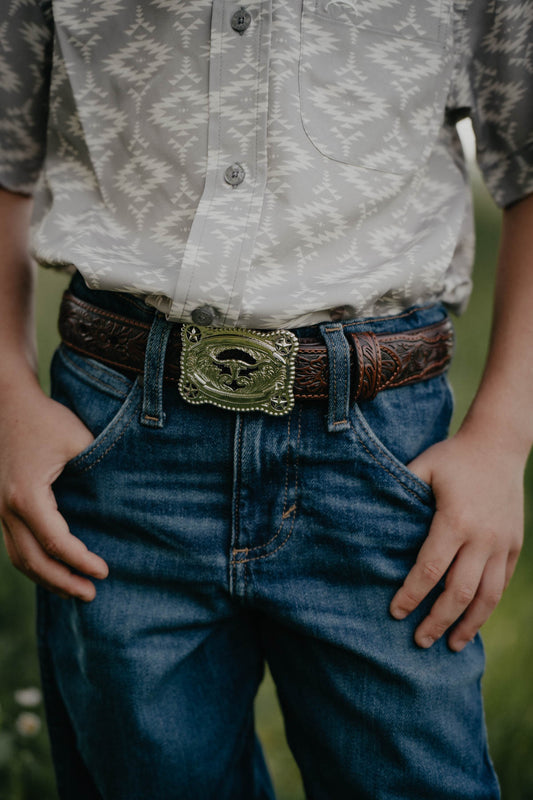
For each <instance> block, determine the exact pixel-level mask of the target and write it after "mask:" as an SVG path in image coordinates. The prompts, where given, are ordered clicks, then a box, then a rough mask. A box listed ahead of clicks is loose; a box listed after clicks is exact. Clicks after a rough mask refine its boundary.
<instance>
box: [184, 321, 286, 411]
mask: <svg viewBox="0 0 533 800" xmlns="http://www.w3.org/2000/svg"><path fill="white" fill-rule="evenodd" d="M181 342H182V350H181V376H180V382H179V391H180V394H181V396H182V397H183V399H184V400H186V401H187V402H188V403H196V404H201V403H211V404H212V405H215V406H219V407H220V408H227V409H231V410H233V411H263V412H265V413H266V414H272V415H274V416H282V415H283V414H287V413H288V412H289V411H290V410H291V408H292V407H293V405H294V392H293V386H294V371H295V361H296V354H297V352H298V339H297V337H296V336H295V335H294V334H293V333H291V331H283V330H278V331H268V332H266V331H253V330H247V329H246V328H209V327H205V326H203V325H184V326H183V327H182V330H181Z"/></svg>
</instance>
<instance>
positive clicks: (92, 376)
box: [51, 344, 142, 472]
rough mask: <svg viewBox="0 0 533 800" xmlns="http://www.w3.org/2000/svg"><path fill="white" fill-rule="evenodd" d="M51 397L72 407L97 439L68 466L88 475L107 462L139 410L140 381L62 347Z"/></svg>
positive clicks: (56, 356)
mask: <svg viewBox="0 0 533 800" xmlns="http://www.w3.org/2000/svg"><path fill="white" fill-rule="evenodd" d="M51 378H52V398H53V399H54V400H56V401H57V402H59V403H62V404H63V405H65V406H66V407H67V408H69V409H70V410H71V411H72V412H73V413H74V414H76V416H77V417H78V418H79V419H80V420H81V421H82V422H83V424H84V425H85V426H86V427H87V428H88V429H89V430H90V431H91V433H92V434H93V436H94V437H95V438H94V440H93V441H92V442H91V444H90V445H89V446H88V447H86V448H85V449H84V450H82V451H81V453H78V455H76V456H74V458H72V459H71V460H70V461H68V462H67V463H66V465H65V468H64V471H65V472H71V471H75V472H85V471H86V470H89V469H92V468H93V467H94V466H95V465H96V464H97V463H100V462H101V461H103V460H104V458H105V457H106V456H107V454H108V453H109V452H110V451H111V450H112V449H113V448H114V447H115V446H116V444H117V443H118V442H119V441H120V439H121V438H122V437H123V436H124V434H125V432H126V430H127V429H128V428H129V426H130V425H131V423H132V422H133V421H134V418H135V416H136V415H137V414H138V412H139V411H140V407H141V401H142V390H141V387H140V385H139V382H138V380H132V379H130V378H128V377H126V376H125V375H122V374H121V373H120V372H117V371H116V370H114V369H111V368H110V367H108V366H106V365H105V364H101V363H100V362H98V361H96V360H95V359H92V358H89V357H87V356H84V355H81V354H80V353H77V352H76V351H74V350H72V349H71V348H68V347H66V346H65V345H63V344H61V345H60V346H59V347H58V349H57V350H56V352H55V354H54V358H53V360H52V366H51Z"/></svg>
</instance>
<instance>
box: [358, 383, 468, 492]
mask: <svg viewBox="0 0 533 800" xmlns="http://www.w3.org/2000/svg"><path fill="white" fill-rule="evenodd" d="M452 412H453V396H452V392H451V388H450V385H449V382H448V379H447V377H446V376H445V375H439V376H437V377H435V378H431V379H429V380H426V381H421V382H420V383H414V384H410V385H407V386H401V387H399V388H397V389H386V390H384V391H382V392H380V393H379V394H378V395H377V396H376V397H375V398H374V399H373V400H367V401H363V402H361V403H359V404H354V405H353V406H352V408H351V411H350V425H351V432H350V433H351V435H352V436H353V438H354V439H355V442H356V444H357V446H358V447H363V449H364V450H365V451H366V453H367V454H368V456H369V457H370V458H372V460H373V461H374V463H375V464H377V465H379V467H380V468H381V469H382V470H384V471H385V472H386V473H387V474H388V476H389V477H392V478H393V479H394V481H395V482H396V484H397V485H398V487H399V489H400V490H401V491H402V492H403V493H404V494H405V498H406V499H408V500H412V499H416V500H418V501H420V502H422V503H423V504H425V505H428V506H433V504H434V497H433V491H432V489H431V486H430V485H429V484H428V483H426V482H425V481H423V480H422V479H421V478H419V477H418V475H416V474H415V473H414V472H412V471H411V470H410V469H409V468H408V467H407V464H409V462H410V461H412V460H413V459H414V458H416V456H418V455H419V454H420V453H422V452H423V451H424V450H427V449H428V448H429V447H431V446H432V445H433V444H436V443H437V442H439V441H442V440H443V439H445V438H446V436H447V435H448V429H449V425H450V420H451V416H452Z"/></svg>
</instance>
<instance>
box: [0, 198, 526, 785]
mask: <svg viewBox="0 0 533 800" xmlns="http://www.w3.org/2000/svg"><path fill="white" fill-rule="evenodd" d="M476 225H477V240H478V246H477V258H476V266H475V273H474V286H475V288H474V294H473V297H472V300H471V303H470V307H469V309H468V312H467V314H466V315H465V316H463V317H462V318H461V319H459V320H456V330H457V351H456V357H455V360H454V364H453V367H452V370H451V379H452V384H453V386H454V391H455V399H456V412H455V416H454V422H453V427H454V429H455V428H456V427H457V425H458V424H459V422H460V420H461V419H462V417H463V415H464V413H465V411H466V409H467V407H468V404H469V402H470V400H471V398H472V396H473V393H474V391H475V387H476V385H477V382H478V380H479V377H480V374H481V369H482V364H483V359H484V356H485V352H486V347H487V341H488V331H489V326H490V317H491V304H492V300H491V297H492V286H493V279H494V271H495V264H496V255H497V247H498V237H499V214H498V212H497V211H496V209H495V208H494V207H493V206H492V204H491V202H490V200H489V199H488V198H487V195H486V193H484V192H483V191H482V190H478V191H477V192H476ZM64 285H65V279H64V277H63V276H60V275H57V274H55V273H52V272H44V271H42V270H41V271H40V274H39V288H38V303H37V321H38V340H39V351H40V369H41V380H42V384H43V386H44V387H45V388H48V378H47V369H48V364H49V362H50V357H51V354H52V352H53V349H54V347H55V346H56V343H57V333H56V317H57V308H58V303H59V296H60V293H61V291H62V289H63V287H64ZM532 413H533V398H532ZM532 490H533V471H532V469H531V468H529V469H528V471H527V474H526V542H525V546H524V550H523V553H522V557H521V560H520V563H519V566H518V568H517V571H516V573H515V576H514V578H513V580H512V582H511V585H510V587H509V588H508V590H507V592H506V594H505V596H504V598H503V600H502V602H501V604H500V606H499V607H498V609H497V610H496V612H495V613H494V615H493V617H492V618H491V620H490V621H489V622H488V623H487V624H486V625H485V628H484V639H485V646H486V651H487V664H488V666H487V671H486V676H485V680H484V693H485V701H486V715H487V723H488V727H489V738H490V745H491V753H492V757H493V760H494V762H495V765H496V768H497V771H498V774H499V777H500V781H501V785H502V794H503V800H531V798H533V758H532V756H531V753H532V748H533V702H532V701H533V683H532V680H531V663H532V662H533V640H532V637H531V636H530V632H531V630H532V623H533V603H532V600H533V589H532V587H531V580H530V574H531V571H532V567H533V549H532V544H531V529H532V495H533V491H532ZM33 627H34V612H33V590H32V586H31V585H30V583H29V582H28V581H27V580H26V579H24V578H23V577H22V576H21V575H19V574H18V573H17V572H16V571H15V570H14V569H13V568H12V567H11V566H10V565H9V563H8V561H7V557H6V555H5V552H4V550H3V549H1V548H0V798H1V799H2V800H56V798H57V795H56V792H55V789H54V783H53V777H52V772H51V766H50V756H49V751H48V745H47V740H46V735H45V732H44V726H43V728H42V729H41V731H40V732H39V733H38V734H37V735H35V736H32V737H28V736H23V735H21V734H20V733H18V732H17V731H16V728H15V721H16V718H17V716H18V715H19V714H20V712H21V711H22V710H23V709H22V708H21V707H20V706H18V705H17V703H16V701H15V699H14V694H13V693H14V691H15V690H16V689H18V688H21V687H24V686H35V685H38V682H39V680H38V669H37V662H36V655H35V648H34V640H33ZM256 709H257V720H258V729H259V733H260V736H261V739H262V741H263V743H264V745H265V749H266V752H267V757H268V761H269V764H270V767H271V771H272V774H273V778H274V782H275V785H276V789H277V793H278V800H304V794H303V790H302V787H301V781H300V778H299V774H298V770H297V769H296V766H295V765H294V762H293V760H292V757H291V755H290V752H289V750H288V748H287V745H286V742H285V738H284V734H283V725H282V721H281V718H280V714H279V710H278V707H277V703H276V699H275V690H274V687H273V685H272V681H271V679H270V677H269V675H268V674H267V677H266V679H265V681H264V683H263V686H262V687H261V691H260V693H259V696H258V698H257V702H256ZM33 711H34V712H35V713H37V714H38V715H40V716H41V718H42V717H43V709H42V706H39V707H37V708H36V709H33ZM154 796H157V789H156V787H154ZM332 800H335V798H332ZM406 800H409V799H408V798H406ZM458 800H460V799H459V798H458Z"/></svg>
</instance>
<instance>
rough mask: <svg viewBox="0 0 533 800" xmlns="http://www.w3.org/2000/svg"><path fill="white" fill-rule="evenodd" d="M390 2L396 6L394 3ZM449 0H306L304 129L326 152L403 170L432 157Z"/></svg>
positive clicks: (447, 59)
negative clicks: (401, 0) (372, 0)
mask: <svg viewBox="0 0 533 800" xmlns="http://www.w3.org/2000/svg"><path fill="white" fill-rule="evenodd" d="M388 6H390V7H388ZM450 23H451V0H441V2H440V3H435V2H428V0H425V1H424V2H420V3H417V4H414V5H411V4H409V8H407V4H398V3H390V4H388V5H387V3H385V4H382V3H380V4H373V3H369V2H367V1H366V0H336V2H334V0H303V11H302V20H301V53H300V66H299V82H300V111H301V119H302V124H303V127H304V130H305V132H306V134H307V136H308V138H309V139H310V141H311V142H312V143H313V145H314V146H315V147H316V148H317V149H318V150H319V151H320V152H321V153H322V154H323V155H325V156H327V157H328V158H331V159H334V160H336V161H341V162H344V163H346V164H352V165H355V166H360V167H364V168H366V169H372V170H379V171H383V172H388V173H395V174H405V173H410V172H412V171H414V170H416V169H417V168H419V167H420V166H421V165H422V164H423V163H424V162H425V160H426V159H427V157H428V156H429V154H430V152H431V150H432V147H433V145H434V143H435V140H436V138H437V135H438V131H439V129H440V126H441V124H442V118H443V111H444V107H445V101H446V96H447V92H448V84H449V79H450V77H451V67H452V48H451V43H450V36H451V24H450Z"/></svg>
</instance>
